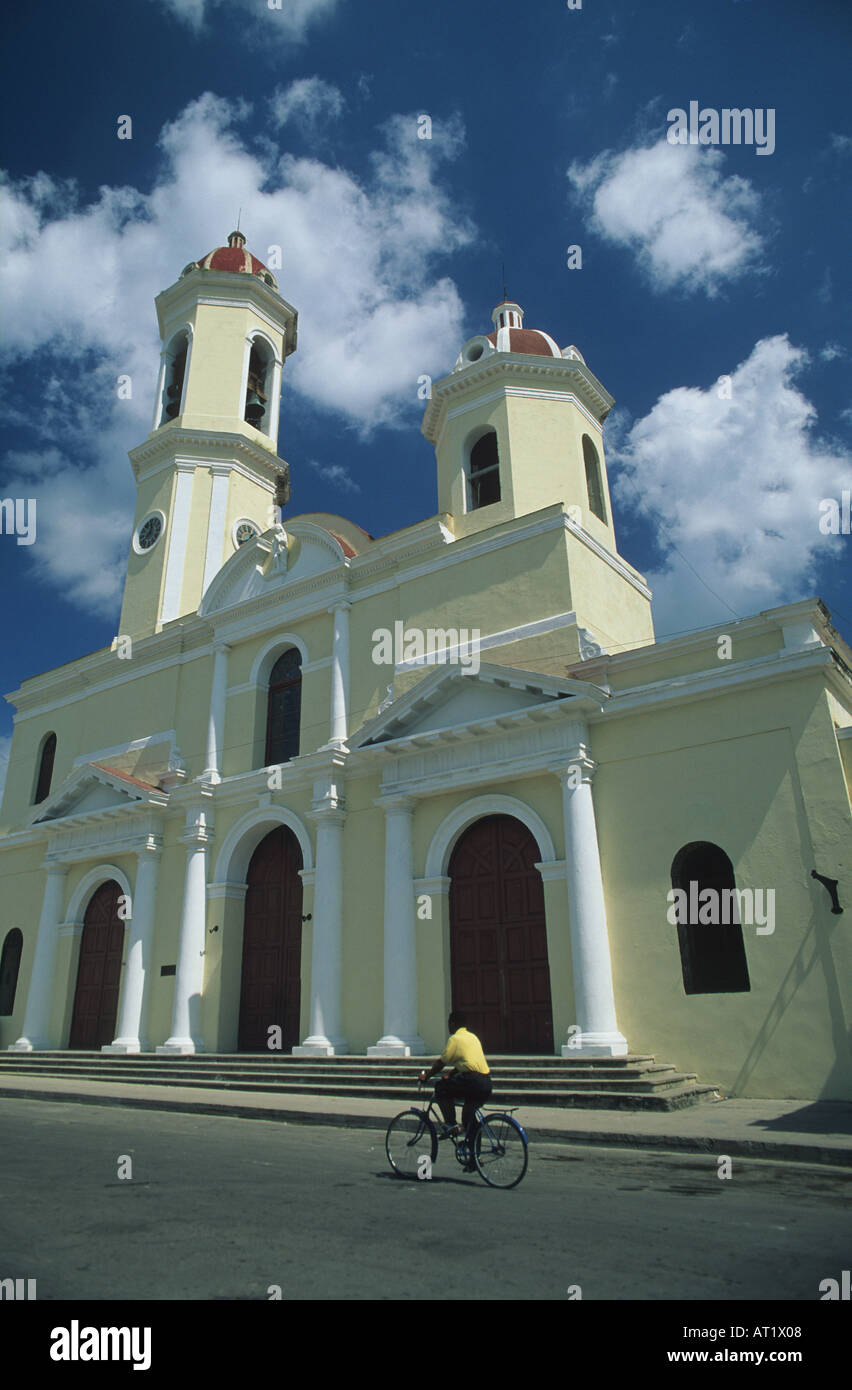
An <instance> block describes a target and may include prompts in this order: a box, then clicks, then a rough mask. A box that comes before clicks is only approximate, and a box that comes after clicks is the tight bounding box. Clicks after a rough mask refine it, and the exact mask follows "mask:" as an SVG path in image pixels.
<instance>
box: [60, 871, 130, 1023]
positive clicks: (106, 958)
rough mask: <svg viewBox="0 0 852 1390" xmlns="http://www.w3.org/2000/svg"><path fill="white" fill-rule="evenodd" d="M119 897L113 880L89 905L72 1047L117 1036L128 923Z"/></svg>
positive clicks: (97, 893)
mask: <svg viewBox="0 0 852 1390" xmlns="http://www.w3.org/2000/svg"><path fill="white" fill-rule="evenodd" d="M120 897H121V888H120V887H119V885H118V884H117V883H115V882H113V881H112V880H110V881H109V882H108V883H102V884H101V886H100V888H99V889H98V890H97V892H96V893H94V894H93V896H92V897H91V898H90V900H89V906H88V907H87V908H86V916H85V918H84V919H83V938H82V940H81V942H80V964H79V966H78V968H77V989H76V991H75V993H74V1010H73V1013H72V1016H71V1036H70V1038H69V1040H68V1046H69V1047H74V1048H85V1049H86V1050H87V1051H92V1050H94V1049H96V1048H99V1047H102V1046H103V1044H104V1043H111V1042H112V1040H113V1038H114V1037H115V1020H116V1016H117V1014H118V990H119V986H120V984H121V957H122V953H123V951H124V927H125V924H124V922H123V921H122V920H121V918H120V917H119V915H118V906H119V904H118V900H119V898H120Z"/></svg>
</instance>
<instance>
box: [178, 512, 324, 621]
mask: <svg viewBox="0 0 852 1390" xmlns="http://www.w3.org/2000/svg"><path fill="white" fill-rule="evenodd" d="M346 561H347V551H346V550H345V549H344V545H343V543H342V542H341V540H340V539H339V538H338V537H337V536H335V535H334V534H333V533H332V532H330V531H326V530H324V529H323V527H321V526H317V525H316V524H314V523H312V522H302V521H293V522H290V523H288V525H287V527H286V528H285V527H283V526H273V527H272V528H271V529H270V530H269V531H265V532H264V533H263V535H261V536H256V537H255V539H254V540H253V541H248V542H247V543H246V544H245V545H243V546H241V547H240V549H239V550H238V551H237V553H236V554H235V555H232V556H231V558H230V560H228V561H227V562H226V563H225V564H224V565H223V566H222V568H221V569H220V570H219V573H218V574H217V575H216V576H215V578H214V579H213V580H212V582H211V583H210V585H209V587H208V589H207V591H206V593H205V594H204V597H203V599H202V600H201V607H200V608H199V610H198V611H199V613H200V615H201V616H202V617H205V618H206V617H209V616H210V615H211V614H213V613H219V612H221V611H222V610H223V609H225V608H233V607H235V606H236V605H238V604H241V603H249V602H250V601H251V600H252V599H253V598H258V597H259V596H260V595H261V594H269V593H271V592H273V591H274V590H283V589H286V588H287V587H288V586H290V585H293V584H298V583H300V582H301V581H302V580H305V579H312V578H314V577H315V576H317V575H320V574H325V573H327V572H328V571H330V570H336V569H339V568H341V567H342V566H343V565H345V563H346Z"/></svg>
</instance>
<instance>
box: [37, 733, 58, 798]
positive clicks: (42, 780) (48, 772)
mask: <svg viewBox="0 0 852 1390" xmlns="http://www.w3.org/2000/svg"><path fill="white" fill-rule="evenodd" d="M55 757H56V734H47V735H46V736H45V738H44V740H43V742H42V745H41V759H40V761H39V765H38V778H37V780H36V789H35V796H34V797H33V805H34V806H38V805H39V803H40V802H42V801H45V800H46V799H47V797H48V796H49V795H50V783H51V781H52V779H53V760H54V758H55Z"/></svg>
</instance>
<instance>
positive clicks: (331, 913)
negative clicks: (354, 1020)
mask: <svg viewBox="0 0 852 1390" xmlns="http://www.w3.org/2000/svg"><path fill="white" fill-rule="evenodd" d="M326 801H327V805H326V807H325V808H323V809H317V803H316V800H315V801H314V808H315V809H314V811H313V812H311V813H309V814H310V819H311V820H313V821H315V822H316V826H317V863H316V881H315V886H314V913H313V917H314V920H313V928H314V932H313V952H312V955H311V1021H310V1030H311V1031H310V1033H309V1035H308V1037H306V1038H305V1041H304V1042H303V1043H302V1044H301V1046H300V1047H294V1048H293V1056H294V1057H333V1056H337V1055H339V1054H340V1053H343V1052H348V1051H349V1047H348V1044H347V1042H346V1039H345V1038H344V1036H343V1033H342V1031H341V1012H340V994H341V979H342V959H341V952H342V947H343V931H342V927H343V823H344V821H345V819H346V816H345V812H344V811H343V806H342V802H338V801H337V799H336V797H334V796H329V797H327V798H326Z"/></svg>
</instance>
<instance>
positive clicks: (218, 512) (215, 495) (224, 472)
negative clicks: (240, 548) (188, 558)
mask: <svg viewBox="0 0 852 1390" xmlns="http://www.w3.org/2000/svg"><path fill="white" fill-rule="evenodd" d="M210 472H211V473H212V475H213V486H212V488H211V490H210V514H209V520H208V522H207V551H206V553H205V556H204V578H203V580H202V581H201V593H202V595H204V594H206V592H207V588H208V585H209V584H210V583H211V582H212V581H213V580H214V579H215V578H216V575H217V574H218V573H219V571H220V569H221V568H222V566H223V564H224V563H225V560H224V556H223V551H224V548H225V518H226V515H227V511H228V479H229V478H230V476H231V465H230V464H229V463H212V464H211V465H210Z"/></svg>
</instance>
